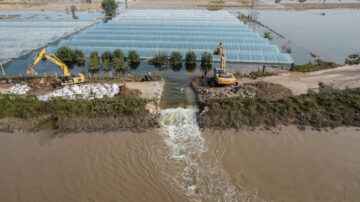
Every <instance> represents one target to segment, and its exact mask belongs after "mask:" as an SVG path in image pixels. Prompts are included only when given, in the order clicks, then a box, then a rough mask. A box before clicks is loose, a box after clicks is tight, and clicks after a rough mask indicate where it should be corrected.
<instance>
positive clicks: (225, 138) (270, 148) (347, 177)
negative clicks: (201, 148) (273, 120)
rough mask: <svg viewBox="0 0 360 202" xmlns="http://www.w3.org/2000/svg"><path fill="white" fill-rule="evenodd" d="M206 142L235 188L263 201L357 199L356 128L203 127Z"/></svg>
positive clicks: (359, 135) (358, 134) (358, 137)
mask: <svg viewBox="0 0 360 202" xmlns="http://www.w3.org/2000/svg"><path fill="white" fill-rule="evenodd" d="M203 135H204V137H205V139H206V143H207V145H208V148H209V152H208V153H207V154H206V155H205V157H204V158H213V156H216V157H217V158H218V160H220V161H221V166H222V168H223V169H224V170H225V171H226V172H227V174H228V175H229V176H230V178H231V179H232V182H233V183H234V184H235V185H236V187H237V188H238V189H239V190H243V191H244V192H250V193H254V194H257V196H258V198H260V199H263V200H265V201H357V200H358V199H359V198H360V192H359V191H358V190H360V158H359V155H360V147H359V145H360V129H359V128H353V127H349V128H345V127H339V128H336V129H334V130H329V131H326V130H323V131H321V132H318V131H313V130H311V129H307V130H305V131H300V130H298V129H297V128H296V127H294V126H287V127H284V126H283V127H281V128H279V129H273V131H266V130H258V129H257V130H255V131H247V130H239V131H235V130H225V131H213V130H205V131H204V132H203Z"/></svg>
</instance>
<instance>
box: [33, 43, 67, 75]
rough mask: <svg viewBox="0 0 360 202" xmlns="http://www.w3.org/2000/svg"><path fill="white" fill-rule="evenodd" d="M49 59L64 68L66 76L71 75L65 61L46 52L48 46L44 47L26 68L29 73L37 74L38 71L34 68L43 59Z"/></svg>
mask: <svg viewBox="0 0 360 202" xmlns="http://www.w3.org/2000/svg"><path fill="white" fill-rule="evenodd" d="M45 58H46V59H48V60H50V61H51V62H53V63H55V64H56V65H57V66H58V67H59V68H61V69H62V70H63V73H64V76H66V77H67V76H69V75H70V74H69V70H68V67H67V66H66V64H65V63H63V62H62V61H61V60H60V59H59V58H57V57H55V56H53V55H48V54H46V48H44V49H42V50H41V51H40V53H39V54H38V55H37V56H36V57H35V58H34V60H33V63H32V64H30V65H29V66H28V68H27V70H26V73H27V74H28V75H37V72H36V71H35V70H34V68H33V67H34V66H35V65H36V64H37V63H38V62H39V61H40V60H42V59H45Z"/></svg>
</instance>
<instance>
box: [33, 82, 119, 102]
mask: <svg viewBox="0 0 360 202" xmlns="http://www.w3.org/2000/svg"><path fill="white" fill-rule="evenodd" d="M118 93H119V85H118V84H107V83H105V84H100V83H97V84H85V85H72V86H65V87H64V88H61V89H57V90H55V91H53V92H51V93H47V94H45V95H39V96H38V98H39V100H41V101H47V100H49V99H51V98H53V97H64V98H66V99H76V98H82V99H94V98H103V97H105V96H106V97H114V95H116V94H118Z"/></svg>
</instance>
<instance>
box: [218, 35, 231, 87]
mask: <svg viewBox="0 0 360 202" xmlns="http://www.w3.org/2000/svg"><path fill="white" fill-rule="evenodd" d="M214 55H221V67H220V68H215V69H214V77H215V82H216V84H217V85H235V84H236V78H235V77H234V75H233V74H231V73H228V72H226V59H225V55H224V52H223V48H222V43H221V42H220V43H219V46H218V48H217V50H215V51H214Z"/></svg>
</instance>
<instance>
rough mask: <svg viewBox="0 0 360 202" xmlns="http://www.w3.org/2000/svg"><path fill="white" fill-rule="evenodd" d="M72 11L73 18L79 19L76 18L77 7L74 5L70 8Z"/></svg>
mask: <svg viewBox="0 0 360 202" xmlns="http://www.w3.org/2000/svg"><path fill="white" fill-rule="evenodd" d="M70 9H71V14H72V17H73V18H74V19H77V18H78V17H77V16H76V11H77V8H76V6H74V5H72V6H71V7H70Z"/></svg>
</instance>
